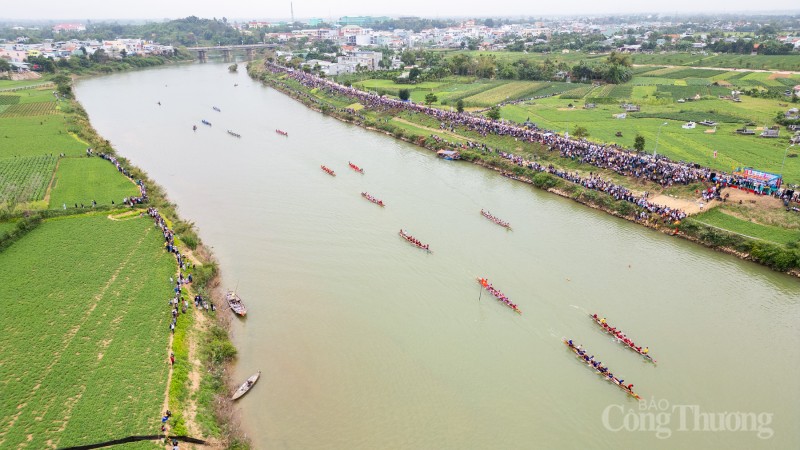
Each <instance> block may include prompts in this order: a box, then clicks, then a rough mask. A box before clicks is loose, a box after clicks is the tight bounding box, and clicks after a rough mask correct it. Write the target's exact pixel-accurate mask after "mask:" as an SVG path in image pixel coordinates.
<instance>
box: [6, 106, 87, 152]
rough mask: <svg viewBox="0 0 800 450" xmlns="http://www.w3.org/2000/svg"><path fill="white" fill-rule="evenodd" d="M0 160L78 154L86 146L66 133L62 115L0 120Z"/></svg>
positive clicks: (65, 124) (84, 149) (83, 150)
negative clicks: (0, 143) (14, 157)
mask: <svg viewBox="0 0 800 450" xmlns="http://www.w3.org/2000/svg"><path fill="white" fill-rule="evenodd" d="M0 142H2V145H0V158H6V157H13V156H39V155H51V154H52V155H58V154H59V153H65V154H66V155H68V156H69V155H75V156H77V155H81V154H85V152H86V147H87V146H86V145H85V144H84V143H82V142H79V141H78V140H77V139H75V138H74V137H73V136H72V135H70V134H69V132H68V131H67V123H66V120H65V118H64V116H62V115H60V114H52V115H47V116H37V117H13V118H0Z"/></svg>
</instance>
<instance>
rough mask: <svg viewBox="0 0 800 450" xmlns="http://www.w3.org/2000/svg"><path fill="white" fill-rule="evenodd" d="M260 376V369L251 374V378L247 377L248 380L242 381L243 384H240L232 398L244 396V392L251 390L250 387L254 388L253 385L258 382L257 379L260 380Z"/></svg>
mask: <svg viewBox="0 0 800 450" xmlns="http://www.w3.org/2000/svg"><path fill="white" fill-rule="evenodd" d="M259 377H261V371H260V370H259V371H258V372H256V373H255V374H253V375H251V376H250V378H248V379H247V381H245V382H244V383H242V385H241V386H239V388H238V389H236V392H234V393H233V397H231V400H236V399H238V398H240V397H242V396H243V395H244V394H247V392H248V391H250V389H252V388H253V385H255V384H256V381H258V378H259Z"/></svg>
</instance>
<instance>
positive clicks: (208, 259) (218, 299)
mask: <svg viewBox="0 0 800 450" xmlns="http://www.w3.org/2000/svg"><path fill="white" fill-rule="evenodd" d="M172 62H173V61H168V62H167V63H172ZM174 62H181V60H175V61H174ZM120 70H127V69H125V68H122V69H120ZM102 73H105V71H84V72H83V74H82V75H81V76H86V75H90V74H92V75H93V74H102ZM53 78H54V79H53V83H54V84H55V85H56V91H54V92H53V94H51V93H50V91H51V90H52V89H53V86H52V85H45V87H44V88H43V87H38V86H37V88H38V89H39V90H40V92H37V93H36V95H40V96H42V97H43V98H44V99H45V100H43V102H45V103H49V102H52V103H53V104H54V105H55V106H54V108H55V111H54V113H53V115H50V116H36V117H33V119H35V120H36V126H39V127H40V128H38V129H39V130H41V129H43V128H42V127H43V126H44V127H47V126H50V125H48V121H53V120H55V125H53V126H54V127H55V128H57V129H58V130H57V135H58V139H59V141H58V142H59V143H58V144H55V145H54V144H53V143H52V142H48V143H47V147H46V148H48V149H54V150H42V149H43V148H45V147H44V146H43V144H35V145H31V148H30V149H29V150H20V149H18V148H15V149H14V150H13V152H14V154H12V153H9V154H2V155H0V156H6V157H9V156H14V158H12V159H13V160H14V164H19V163H18V161H22V160H23V159H24V158H25V157H27V158H34V157H32V156H31V157H28V156H27V155H26V154H22V155H20V157H17V155H16V153H17V152H24V151H28V152H29V153H30V154H33V153H34V152H36V154H40V153H44V151H56V152H59V151H60V150H58V149H59V148H61V147H65V148H67V147H69V150H66V151H65V152H64V153H62V154H60V155H58V158H57V160H58V162H61V161H67V160H69V161H70V162H76V163H77V162H80V161H85V162H88V161H91V162H92V163H95V164H91V165H90V166H91V167H92V169H89V170H92V171H93V173H94V172H97V171H107V172H109V174H107V175H104V177H103V178H102V180H106V181H107V180H109V179H110V178H112V177H118V178H123V179H128V180H129V181H130V186H131V187H136V188H137V189H136V190H135V191H138V188H139V187H141V188H142V190H143V192H146V195H147V196H146V200H145V203H135V202H133V201H130V202H129V203H130V204H124V205H123V202H122V199H121V198H118V199H117V202H119V203H116V204H115V203H114V202H110V203H111V204H105V203H104V202H101V203H97V204H95V202H94V200H91V203H92V204H91V206H89V205H86V208H84V205H83V204H81V206H80V207H78V203H75V205H74V207H73V206H72V205H70V206H69V207H67V204H66V202H65V203H64V205H63V208H62V205H60V203H61V201H60V200H59V202H58V204H56V205H50V206H49V207H48V203H50V200H51V199H50V192H51V190H52V188H53V185H54V184H55V183H53V181H52V180H54V179H55V178H56V174H57V173H61V172H60V169H58V162H57V163H55V164H53V165H52V166H49V165H48V166H47V168H45V169H40V170H41V171H42V174H37V176H36V177H34V178H36V180H34V181H36V182H37V183H40V184H41V183H43V184H44V186H46V189H44V190H45V191H46V192H47V193H46V194H45V195H42V194H37V195H35V196H31V195H29V193H28V192H22V191H26V190H30V188H28V187H27V186H22V185H21V187H19V186H6V188H14V189H17V190H19V191H20V192H16V191H15V190H14V189H12V193H13V194H14V195H15V196H19V198H20V199H21V200H19V201H18V199H17V198H16V197H15V198H13V199H8V198H6V199H5V200H4V201H3V202H0V206H2V210H0V225H2V227H0V255H2V254H3V253H5V252H9V253H11V254H16V252H11V251H10V250H9V249H11V250H14V247H15V246H16V245H23V244H26V243H27V242H28V241H29V239H33V238H34V236H33V234H36V235H37V236H41V233H44V231H41V232H40V231H37V230H38V229H40V228H42V229H47V230H49V229H50V228H52V227H50V226H49V223H55V222H54V221H58V223H66V222H69V223H82V222H81V221H82V220H83V221H85V218H92V217H95V218H96V219H92V220H100V218H102V220H104V222H103V223H111V222H105V220H110V221H113V222H114V223H125V222H137V221H141V220H145V221H148V222H149V225H147V226H146V228H145V229H146V230H147V231H146V235H147V236H150V238H148V239H146V240H145V238H144V237H142V239H141V240H139V241H138V242H139V243H142V242H144V244H142V245H144V246H145V247H142V250H141V251H147V252H148V253H146V254H151V255H158V261H160V262H159V264H158V265H156V264H155V263H156V261H155V260H150V259H148V258H145V259H144V260H143V261H145V262H144V263H141V264H137V267H138V266H140V265H143V266H147V267H149V266H153V267H155V266H158V267H161V268H162V269H161V270H165V269H164V268H165V267H167V266H164V264H165V258H166V259H167V260H168V259H170V258H168V257H167V256H165V254H167V253H166V252H165V251H164V243H163V241H161V242H159V243H158V244H155V245H157V246H159V247H160V251H156V250H158V248H157V247H155V248H154V247H152V246H153V245H154V243H153V239H152V236H154V235H156V233H155V232H154V231H155V230H153V228H154V227H153V224H152V217H149V216H148V211H147V209H148V208H156V209H157V211H158V213H159V214H160V215H161V217H163V218H164V222H165V223H166V224H167V226H168V227H169V229H170V230H172V232H174V236H175V246H176V247H177V248H178V249H179V250H178V251H179V252H180V254H181V255H182V256H183V258H184V260H185V261H187V262H188V264H191V269H190V272H189V270H186V271H184V272H189V273H191V274H192V275H193V282H192V283H190V284H187V285H186V286H185V287H184V289H183V293H184V294H185V296H184V297H183V298H186V299H189V300H191V298H193V297H194V296H195V295H198V294H199V295H201V296H202V297H203V298H204V299H213V300H212V301H213V303H214V304H216V305H219V306H221V305H223V304H224V298H223V296H222V295H220V292H219V288H218V285H219V268H218V265H217V261H216V260H215V258H214V256H213V254H212V253H211V252H210V250H209V249H208V248H206V247H205V246H204V245H203V243H202V242H201V240H200V238H199V237H198V235H197V233H196V231H195V228H194V224H193V223H191V222H187V221H185V220H183V219H181V218H180V216H179V215H178V212H177V206H176V205H175V204H174V203H171V202H170V201H169V199H168V197H167V194H166V192H165V191H164V190H163V188H162V187H161V186H159V185H158V184H157V183H155V182H154V181H153V180H151V179H150V178H149V177H148V175H147V173H146V172H144V171H143V170H141V169H139V168H138V167H136V166H134V165H132V164H131V163H130V162H129V161H128V160H127V159H126V158H124V157H122V156H119V155H118V154H117V152H116V150H115V149H114V148H113V147H112V145H111V143H110V142H109V141H108V140H106V139H104V138H103V137H102V136H100V135H99V134H98V133H97V131H96V130H95V129H94V128H93V127H92V125H91V123H90V120H89V117H88V114H87V113H86V111H85V110H84V109H83V107H82V106H81V105H80V103H79V101H78V100H77V99H74V98H73V95H72V90H71V84H72V81H73V77H67V76H63V75H56V76H55V77H53ZM0 83H2V82H0ZM37 88H34V89H37ZM45 88H46V89H47V90H46V92H45ZM31 91H33V89H32V90H31ZM56 93H57V94H56ZM48 96H49V100H47V97H48ZM54 96H55V99H54V98H53V97H54ZM44 117H47V119H44V120H42V121H41V123H40V118H44ZM27 119H28V118H27V117H22V118H16V117H10V118H8V117H6V118H5V119H4V120H5V121H7V122H6V123H11V121H14V124H16V122H17V121H23V120H27ZM20 123H21V122H20ZM13 128H14V126H12V129H13ZM55 128H54V129H55ZM20 132H24V131H23V130H20ZM34 133H36V132H34ZM6 137H9V136H6ZM70 140H72V141H74V142H72V144H71V145H69V144H65V143H67V142H69V141H70ZM86 147H89V148H91V149H92V151H91V154H90V152H89V151H87V152H86V156H87V157H89V158H87V157H84V156H82V155H81V153H83V152H82V151H81V150H80V148H84V149H85V148H86ZM9 150H11V149H10V148H9ZM94 155H98V156H101V157H102V158H103V159H105V160H106V161H103V163H104V164H96V163H100V161H92V160H99V159H100V158H96V157H93V156H94ZM36 158H38V156H37V157H36ZM9 164H10V163H9ZM115 165H116V166H117V167H116V170H115V167H114V166H115ZM84 167H85V165H84ZM46 170H50V172H47V177H48V178H47V180H50V181H49V182H47V180H42V178H43V177H44V175H43V174H45V171H46ZM115 172H118V173H115ZM50 173H52V179H51V178H50V175H49V174H50ZM123 174H124V175H125V176H126V177H123V176H122V175H123ZM118 178H113V179H115V180H116V179H118ZM40 180H41V181H40ZM70 181H71V183H72V184H74V183H75V182H78V183H80V182H81V181H80V179H72V180H70ZM84 182H85V180H84ZM65 183H67V181H64V182H62V183H61V184H60V185H59V186H61V185H65ZM137 184H138V185H137ZM92 189H94V192H102V190H103V189H104V186H90V189H89V191H90V192H91V191H92ZM135 191H133V192H135ZM109 195H110V194H109ZM26 196H27V197H26ZM42 197H44V198H42ZM3 203H4V204H3ZM141 217H144V218H141ZM131 219H135V220H131ZM43 224H48V225H44V226H43ZM73 227H74V225H73ZM138 227H139V228H136V229H141V227H142V225H138ZM125 229H130V227H128V228H125ZM34 231H36V233H33V232H34ZM51 234H52V233H51ZM29 236H30V238H28V237H29ZM92 238H93V235H92V234H91V233H88V234H82V235H78V236H75V237H74V239H75V240H76V241H77V242H79V243H81V244H82V245H89V241H87V240H92ZM37 239H40V238H39V237H37ZM123 239H130V237H128V236H120V240H123ZM136 239H138V237H137V238H136ZM136 245H137V247H136V248H139V247H140V246H139V244H138V243H137V244H136ZM148 246H149V247H148ZM64 251H65V252H67V253H69V251H68V250H64ZM137 251H140V250H137ZM56 253H57V258H56V259H61V257H62V256H64V257H65V258H67V259H69V258H74V257H75V255H72V254H66V253H65V254H62V253H59V251H56ZM6 257H9V258H10V257H11V256H8V253H7V254H6ZM16 258H19V256H17V257H16ZM19 263H20V264H24V263H23V262H22V261H19ZM124 266H125V264H123V265H122V266H120V267H121V268H122V267H124ZM168 266H169V267H171V269H170V270H169V273H170V274H171V275H170V276H172V277H175V278H176V279H177V278H178V276H179V274H180V273H181V270H180V266H178V269H177V270H176V269H175V262H174V259H173V260H172V263H171V264H169V265H168ZM187 268H188V266H187ZM126 270H127V269H126ZM184 274H185V273H184ZM114 279H115V277H112V279H111V281H109V283H112V282H113V280H114ZM124 280H125V281H122V280H120V281H116V283H117V284H120V283H121V284H122V290H124V291H129V290H131V289H132V286H129V285H130V284H132V283H134V281H133V280H129V279H128V278H125V279H124ZM42 281H43V282H44V284H43V288H44V289H47V279H44V280H42ZM147 281H149V282H150V284H149V286H145V288H146V289H150V290H153V289H155V292H162V291H163V292H162V293H163V294H164V295H165V296H166V289H162V288H160V287H158V286H159V285H160V282H161V281H162V280H158V279H157V278H148V279H146V280H145V281H144V282H147ZM156 281H157V282H158V283H155V284H154V282H156ZM40 284H41V283H40ZM52 289H56V288H52ZM133 290H135V289H133ZM50 292H52V291H50ZM50 295H53V294H52V293H51V294H50ZM98 295H100V294H98ZM156 295H157V296H156V297H152V298H160V297H161V294H156ZM190 303H191V301H190ZM159 304H160V302H159ZM78 306H79V307H80V306H81V304H79V305H78ZM86 307H87V308H88V307H89V305H86ZM92 309H93V308H92ZM92 309H90V310H89V312H87V313H86V314H90V313H91V310H92ZM207 311H208V310H206V311H205V312H204V311H203V308H198V307H195V308H189V311H188V312H189V314H183V315H182V320H177V321H176V323H175V329H174V334H173V335H172V337H171V338H170V335H169V330H167V329H166V325H164V326H165V328H164V332H163V335H162V334H161V333H162V332H161V330H162V329H161V328H158V337H157V339H158V342H159V344H158V347H157V348H155V349H153V352H154V353H155V355H154V357H155V358H157V360H158V361H161V360H162V359H161V358H164V359H166V358H167V355H169V354H170V353H172V354H174V362H172V364H171V365H169V364H167V367H168V369H165V370H167V372H166V373H168V374H169V375H168V376H167V377H165V378H164V379H159V380H158V383H161V384H154V385H153V386H156V385H158V386H164V387H165V391H161V393H159V394H158V396H159V398H157V399H154V398H152V394H151V395H148V396H147V397H146V398H144V397H143V398H141V399H138V400H136V399H130V397H129V403H130V405H128V406H129V407H130V406H131V405H132V407H134V408H136V406H137V405H138V406H140V407H141V408H136V411H137V413H138V414H139V415H140V416H141V415H142V414H145V416H144V417H145V419H144V420H145V421H146V425H144V426H145V428H144V429H128V428H129V427H124V431H125V432H131V433H133V434H147V435H151V434H155V432H157V431H158V429H159V427H160V424H159V425H158V426H156V423H157V422H158V420H157V417H156V416H159V417H160V414H163V413H164V411H165V410H167V409H169V410H171V411H172V417H171V418H170V419H169V421H168V429H167V432H168V434H170V435H173V436H187V435H188V436H191V437H194V438H202V439H205V440H206V441H207V442H208V445H209V446H210V447H211V448H232V449H247V448H249V442H248V441H247V439H246V438H245V437H244V434H243V432H242V431H241V430H240V428H239V423H238V419H237V417H236V415H235V412H234V408H233V402H232V400H231V399H230V395H229V393H230V392H232V387H233V384H232V381H231V380H230V379H229V378H228V374H229V372H230V370H229V368H230V366H231V364H232V363H233V361H234V360H235V357H236V348H235V347H234V346H233V344H232V343H231V341H230V336H229V323H230V317H228V315H227V314H223V313H222V311H224V308H221V307H220V308H218V312H216V313H215V312H211V313H208V312H207ZM122 314H123V316H120V317H124V313H122ZM131 314H133V313H131ZM140 314H141V313H140ZM147 314H148V315H152V314H155V316H153V317H156V318H158V319H157V320H159V323H161V322H163V321H165V320H167V318H166V314H165V311H161V310H156V311H155V312H154V311H152V310H151V311H149V312H147ZM209 314H210V316H209ZM186 317H188V319H186ZM141 319H142V317H138V316H136V317H131V318H130V320H134V321H140V320H141ZM159 327H160V326H159ZM76 329H77V328H76ZM30 331H31V332H35V331H36V330H30ZM39 331H41V330H39ZM150 332H152V329H151V330H150ZM111 336H114V335H111ZM108 340H109V341H111V340H113V337H112V338H111V339H108ZM162 343H163V345H164V348H163V350H162V349H161V347H160V345H162ZM170 343H171V346H169V344H170ZM92 344H93V345H94V344H95V343H92ZM120 344H121V343H120ZM105 345H108V344H105ZM150 351H151V349H149V348H148V349H147V352H150ZM78 354H80V353H78ZM102 359H103V353H102V352H101V353H100V354H99V356H98V358H97V362H96V364H99V365H100V366H99V367H102V365H101V363H100V362H99V361H100V360H102ZM106 361H108V358H106ZM112 361H113V360H112ZM121 361H122V362H121V363H120V364H122V365H123V366H125V365H126V364H128V363H126V362H125V361H126V360H124V359H123V360H121ZM122 369H124V370H126V371H130V370H131V369H133V366H131V367H122ZM12 370H13V368H12ZM70 370H72V369H70ZM151 375H155V374H151ZM159 377H160V375H159ZM167 380H169V382H168V384H164V383H167ZM99 382H100V381H98V383H99ZM89 384H95V382H92V383H89ZM101 384H102V383H101ZM43 389H44V388H43ZM84 389H85V388H84ZM89 389H97V386H91V385H90V386H89ZM79 399H80V395H79V396H78V397H77V399H75V400H68V401H67V404H68V405H69V404H72V405H74V404H75V403H71V402H78V400H79ZM29 400H30V398H29ZM33 400H36V399H35V398H33ZM154 400H157V403H158V404H162V403H163V406H160V407H159V409H161V411H160V412H159V411H157V410H152V411H150V408H151V407H152V405H151V404H152V403H153V401H154ZM38 401H41V399H40V400H38ZM45 401H48V400H45ZM59 401H60V400H59ZM20 405H21V406H24V403H22V401H20ZM148 405H149V406H148ZM79 406H82V405H79ZM33 407H35V405H33ZM72 407H73V406H69V409H71V408H72ZM145 407H146V409H147V411H143V410H142V408H145ZM28 409H30V408H28ZM68 414H69V413H68ZM18 416H19V414H17V416H16V417H18ZM150 416H152V417H150ZM67 417H69V416H67ZM147 417H150V419H147ZM140 418H141V417H140ZM151 419H152V420H151ZM15 420H16V419H14V420H12V421H11V422H9V423H4V425H3V427H4V428H5V427H6V426H7V427H9V428H13V427H14V423H15V422H14V421H15ZM66 420H68V419H65V422H64V424H63V425H62V428H63V427H65V426H66ZM81 420H83V418H82V417H76V418H73V419H72V421H73V422H81ZM140 422H141V420H139V422H136V421H133V423H132V424H131V426H134V427H135V426H136V423H139V425H138V426H139V427H142V423H140ZM18 425H20V426H22V427H23V429H30V428H29V427H30V426H33V425H25V424H18ZM17 428H19V427H17ZM0 431H2V434H0V443H2V441H3V439H4V438H3V437H2V436H3V435H5V434H6V433H7V432H8V431H9V429H0ZM110 431H111V432H114V431H113V430H110V429H103V430H99V431H97V432H96V434H92V433H91V431H89V430H85V431H83V432H81V433H80V434H79V435H82V436H83V437H81V438H76V436H75V433H74V431H73V432H72V433H70V436H69V437H67V436H63V437H64V439H66V441H64V440H61V437H62V434H58V437H59V439H58V440H55V442H54V443H53V444H52V445H56V446H63V445H61V444H59V443H58V442H59V441H61V443H62V444H63V443H68V444H69V445H85V444H91V443H94V442H100V441H104V440H107V438H108V437H109V435H108V434H107V433H109V432H110ZM16 432H17V430H15V433H16ZM116 432H118V433H122V432H123V428H120V429H119V430H116ZM51 437H52V436H51ZM112 437H113V438H122V437H123V436H112ZM76 439H78V440H77V441H76ZM48 442H53V441H48ZM48 445H50V444H48Z"/></svg>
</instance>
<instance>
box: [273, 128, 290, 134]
mask: <svg viewBox="0 0 800 450" xmlns="http://www.w3.org/2000/svg"><path fill="white" fill-rule="evenodd" d="M275 132H276V133H278V134H280V135H281V136H289V133H287V132H285V131H283V130H278V129H276V130H275Z"/></svg>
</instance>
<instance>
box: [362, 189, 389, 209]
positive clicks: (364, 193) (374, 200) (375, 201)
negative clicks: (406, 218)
mask: <svg viewBox="0 0 800 450" xmlns="http://www.w3.org/2000/svg"><path fill="white" fill-rule="evenodd" d="M361 196H362V197H364V198H365V199H367V200H369V201H371V202H372V203H375V204H376V205H378V206H386V205H385V204H384V203H383V200H378V199H377V198H375V197H373V196H371V195H369V194H367V193H366V192H362V193H361Z"/></svg>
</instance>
